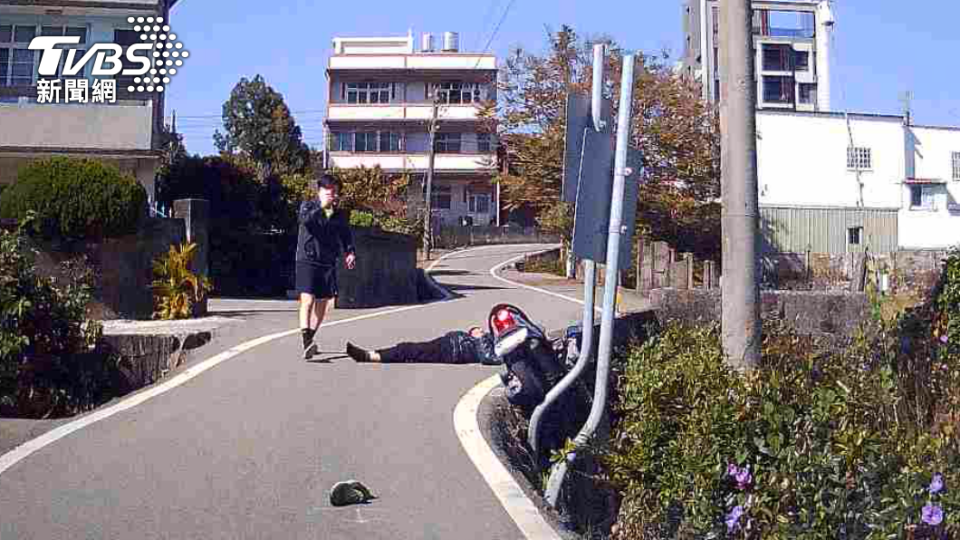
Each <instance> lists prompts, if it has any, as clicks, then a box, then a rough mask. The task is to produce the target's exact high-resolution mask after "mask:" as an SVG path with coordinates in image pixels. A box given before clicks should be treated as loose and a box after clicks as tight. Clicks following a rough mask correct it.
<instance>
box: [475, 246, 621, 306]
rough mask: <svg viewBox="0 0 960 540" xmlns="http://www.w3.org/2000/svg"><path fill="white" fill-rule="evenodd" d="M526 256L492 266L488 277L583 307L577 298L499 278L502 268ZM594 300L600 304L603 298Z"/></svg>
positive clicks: (582, 303)
mask: <svg viewBox="0 0 960 540" xmlns="http://www.w3.org/2000/svg"><path fill="white" fill-rule="evenodd" d="M547 251H552V249H546V250H543V251H538V252H537V253H546V252H547ZM526 256H527V254H525V255H519V256H517V257H514V258H512V259H510V260H508V261H504V262H502V263H500V264H498V265H496V266H494V267H493V268H491V269H490V275H491V276H492V277H493V279H496V280H498V281H500V282H502V283H506V284H507V285H512V286H514V287H520V288H521V289H529V290H531V291H537V292H540V293H543V294H549V295H550V296H555V297H557V298H562V299H563V300H568V301H570V302H576V303H578V304H580V305H581V306H582V305H584V301H583V300H580V299H579V298H574V297H572V296H566V295H564V294H560V293H555V292H553V291H548V290H545V289H541V288H539V287H532V286H530V285H524V284H523V283H517V282H515V281H510V280H509V279H506V278H502V277H500V276H498V275H497V273H498V272H500V270H502V269H503V267H505V266H507V265H510V264H513V263H515V262H517V261H519V260H520V259H522V258H524V257H526ZM596 300H600V301H601V303H602V301H603V298H597V297H596V296H594V302H595V303H596ZM593 309H594V310H595V311H599V312H601V313H602V312H603V306H597V305H594V308H593Z"/></svg>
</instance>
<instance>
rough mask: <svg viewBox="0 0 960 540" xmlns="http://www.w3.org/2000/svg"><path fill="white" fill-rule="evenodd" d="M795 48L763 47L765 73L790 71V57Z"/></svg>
mask: <svg viewBox="0 0 960 540" xmlns="http://www.w3.org/2000/svg"><path fill="white" fill-rule="evenodd" d="M791 53H793V48H792V47H791V46H790V45H780V44H777V45H771V44H764V45H763V70H764V71H790V55H791Z"/></svg>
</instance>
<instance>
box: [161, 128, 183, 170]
mask: <svg viewBox="0 0 960 540" xmlns="http://www.w3.org/2000/svg"><path fill="white" fill-rule="evenodd" d="M158 135H159V140H160V143H159V145H160V151H161V153H162V155H161V158H160V167H159V168H158V169H157V174H158V175H159V176H161V177H164V176H166V175H167V174H169V171H170V168H171V167H173V165H174V164H175V163H179V162H181V161H183V160H184V159H186V158H187V147H186V145H185V144H184V143H183V134H181V133H177V132H175V131H173V129H172V128H171V127H170V126H169V125H167V124H164V125H163V127H162V128H161V129H160V133H159V134H158Z"/></svg>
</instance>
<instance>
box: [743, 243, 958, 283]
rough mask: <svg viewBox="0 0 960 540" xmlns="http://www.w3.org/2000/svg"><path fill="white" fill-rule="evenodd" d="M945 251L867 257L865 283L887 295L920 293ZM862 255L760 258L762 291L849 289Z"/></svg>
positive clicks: (937, 269) (933, 278) (934, 277)
mask: <svg viewBox="0 0 960 540" xmlns="http://www.w3.org/2000/svg"><path fill="white" fill-rule="evenodd" d="M948 255H949V253H948V252H947V251H945V250H905V251H894V252H890V253H868V254H867V262H866V266H867V273H868V275H867V279H866V281H867V282H868V283H874V284H877V285H879V286H880V288H881V289H883V290H886V291H889V292H897V291H903V290H923V289H927V288H929V287H930V286H932V285H933V284H934V283H936V280H937V278H938V277H939V275H940V271H941V267H942V263H943V261H944V259H946V258H947V256H948ZM862 257H863V254H859V253H845V254H828V253H812V252H811V253H776V254H768V255H764V256H763V257H762V259H761V260H762V263H763V282H764V286H765V288H778V289H795V290H827V291H829V290H841V289H848V288H850V287H851V282H853V281H854V277H855V274H856V270H857V268H858V259H859V258H862Z"/></svg>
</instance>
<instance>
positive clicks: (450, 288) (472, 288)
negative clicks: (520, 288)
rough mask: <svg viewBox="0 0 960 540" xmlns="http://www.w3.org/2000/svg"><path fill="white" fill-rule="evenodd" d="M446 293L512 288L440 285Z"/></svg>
mask: <svg viewBox="0 0 960 540" xmlns="http://www.w3.org/2000/svg"><path fill="white" fill-rule="evenodd" d="M441 285H443V287H444V288H445V289H447V290H448V291H503V290H507V289H511V288H512V287H489V286H485V285H448V284H442V283H441Z"/></svg>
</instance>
